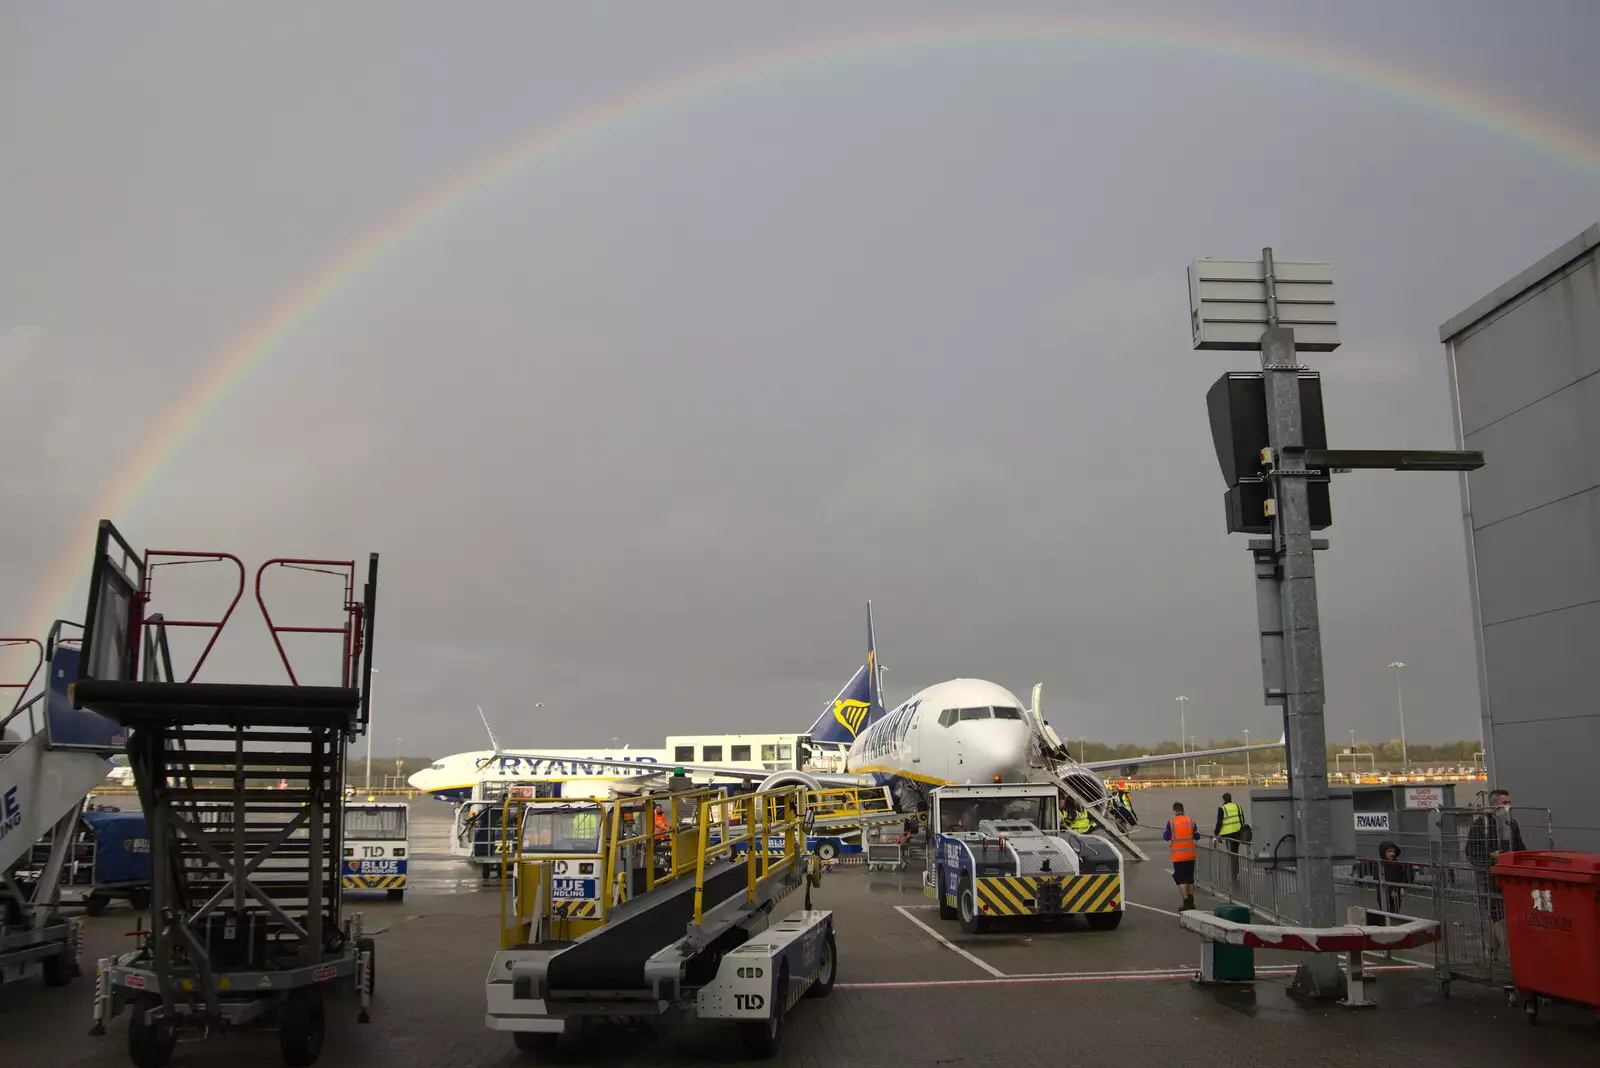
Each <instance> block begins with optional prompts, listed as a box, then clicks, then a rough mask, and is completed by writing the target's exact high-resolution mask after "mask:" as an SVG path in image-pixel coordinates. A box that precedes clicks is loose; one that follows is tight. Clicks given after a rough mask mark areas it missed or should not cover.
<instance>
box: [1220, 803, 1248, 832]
mask: <svg viewBox="0 0 1600 1068" xmlns="http://www.w3.org/2000/svg"><path fill="white" fill-rule="evenodd" d="M1242 830H1244V810H1243V809H1241V808H1240V807H1239V806H1238V805H1236V804H1234V803H1233V802H1232V801H1229V802H1227V803H1226V804H1224V805H1223V806H1222V830H1221V831H1219V832H1218V833H1219V834H1238V833H1239V832H1240V831H1242Z"/></svg>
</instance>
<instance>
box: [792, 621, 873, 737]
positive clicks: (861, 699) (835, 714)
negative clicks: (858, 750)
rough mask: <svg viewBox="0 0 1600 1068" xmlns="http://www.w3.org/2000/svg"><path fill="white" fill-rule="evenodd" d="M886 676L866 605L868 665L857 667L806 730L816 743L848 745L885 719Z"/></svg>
mask: <svg viewBox="0 0 1600 1068" xmlns="http://www.w3.org/2000/svg"><path fill="white" fill-rule="evenodd" d="M882 682H883V676H882V672H881V671H880V669H879V667H878V650H877V646H876V643H875V641H874V639H873V634H872V603H871V602H870V601H869V602H868V603H867V662H866V663H865V664H863V665H862V666H861V667H858V668H856V673H855V674H854V675H852V676H850V681H849V682H847V683H845V684H844V688H843V689H842V690H840V691H839V693H838V695H837V696H835V697H834V699H833V700H832V701H830V702H829V703H828V707H827V708H825V709H823V711H822V715H820V716H818V717H817V721H816V722H815V723H813V724H812V725H811V729H810V730H809V731H807V732H806V733H808V734H809V735H811V739H812V740H813V741H817V742H831V743H836V744H840V745H849V744H850V743H851V742H853V741H855V740H856V736H857V735H858V734H860V733H861V732H862V731H864V730H866V729H867V727H869V726H871V725H872V724H873V723H876V722H877V721H878V720H880V719H882V718H883V716H884V712H885V710H884V707H883V687H882Z"/></svg>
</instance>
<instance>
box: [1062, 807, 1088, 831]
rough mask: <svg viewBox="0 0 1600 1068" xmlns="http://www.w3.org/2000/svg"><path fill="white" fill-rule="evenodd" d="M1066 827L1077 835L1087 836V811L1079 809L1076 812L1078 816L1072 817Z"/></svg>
mask: <svg viewBox="0 0 1600 1068" xmlns="http://www.w3.org/2000/svg"><path fill="white" fill-rule="evenodd" d="M1067 826H1068V827H1070V828H1071V829H1072V830H1073V831H1074V832H1075V833H1077V834H1088V833H1089V813H1088V812H1087V811H1085V810H1084V809H1081V808H1080V809H1079V810H1078V814H1077V815H1076V816H1074V817H1072V822H1071V823H1069V824H1067Z"/></svg>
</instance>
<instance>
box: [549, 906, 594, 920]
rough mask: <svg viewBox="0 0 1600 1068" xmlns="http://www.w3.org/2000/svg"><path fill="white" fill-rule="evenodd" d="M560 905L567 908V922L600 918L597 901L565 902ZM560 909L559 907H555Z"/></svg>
mask: <svg viewBox="0 0 1600 1068" xmlns="http://www.w3.org/2000/svg"><path fill="white" fill-rule="evenodd" d="M561 904H564V905H566V906H567V912H566V916H567V919H569V920H598V919H599V918H600V902H598V901H565V902H562V903H561ZM556 907H557V908H560V907H561V905H560V904H558V905H557V906H556Z"/></svg>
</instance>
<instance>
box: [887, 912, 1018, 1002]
mask: <svg viewBox="0 0 1600 1068" xmlns="http://www.w3.org/2000/svg"><path fill="white" fill-rule="evenodd" d="M894 910H895V911H896V912H898V913H899V914H900V915H902V916H904V917H905V918H906V919H908V920H910V921H911V922H912V923H914V924H916V925H917V926H918V927H920V928H922V929H923V930H924V931H927V932H928V933H929V934H930V935H932V936H933V937H934V940H935V941H937V942H938V943H939V944H940V945H942V946H944V947H945V948H946V949H948V950H950V951H951V952H952V953H955V954H957V955H959V956H961V957H965V958H966V959H967V960H969V961H971V962H972V963H974V964H976V965H977V966H978V967H980V968H982V969H983V970H984V971H986V972H988V973H989V974H990V975H993V976H995V977H996V978H1004V977H1005V974H1006V973H1005V972H1003V971H1001V970H1000V969H999V968H996V967H995V966H994V965H992V964H990V963H988V962H987V961H985V960H982V959H980V958H979V957H976V956H974V955H973V954H971V953H968V952H967V951H966V950H964V949H962V948H961V947H960V946H958V945H956V944H955V943H954V942H952V941H950V940H949V939H948V938H946V937H945V936H944V935H942V934H940V933H939V932H938V931H935V930H934V929H933V928H932V927H929V926H928V925H927V924H925V923H923V922H922V921H921V920H919V919H917V918H916V917H915V916H913V915H911V912H910V910H909V909H907V908H906V907H905V906H904V905H896V906H895V907H894ZM890 985H893V984H890Z"/></svg>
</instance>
